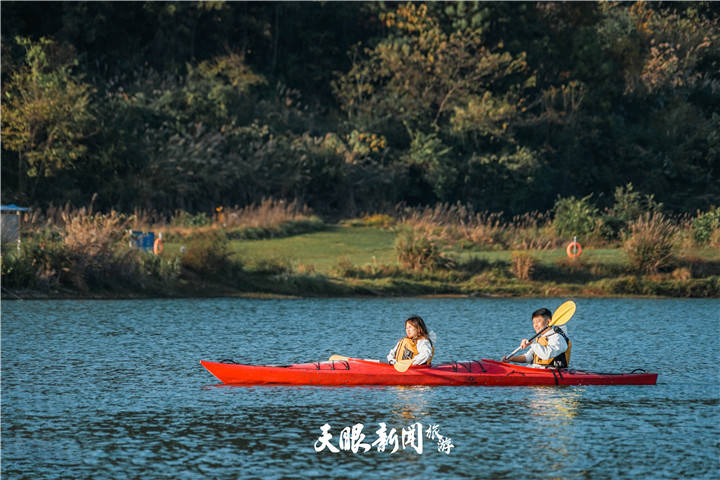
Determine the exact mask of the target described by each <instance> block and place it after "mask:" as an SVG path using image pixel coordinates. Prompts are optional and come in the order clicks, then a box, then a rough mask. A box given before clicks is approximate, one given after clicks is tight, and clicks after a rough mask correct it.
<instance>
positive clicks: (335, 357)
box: [328, 354, 350, 362]
mask: <svg viewBox="0 0 720 480" xmlns="http://www.w3.org/2000/svg"><path fill="white" fill-rule="evenodd" d="M328 360H330V361H331V362H332V361H334V360H338V361H343V362H346V361H348V360H350V357H344V356H342V355H337V354H335V355H330V358H328Z"/></svg>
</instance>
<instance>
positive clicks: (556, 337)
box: [502, 304, 575, 368]
mask: <svg viewBox="0 0 720 480" xmlns="http://www.w3.org/2000/svg"><path fill="white" fill-rule="evenodd" d="M573 307H574V304H573ZM572 310H573V312H574V310H575V309H574V308H572ZM570 315H572V313H570ZM566 321H567V320H566ZM532 324H533V328H534V329H535V332H537V334H536V335H535V337H538V339H537V341H535V342H533V340H534V339H535V337H533V338H531V339H530V340H528V339H527V338H523V339H522V342H520V347H519V348H518V349H517V350H515V352H517V351H518V350H523V349H525V348H527V347H530V350H528V352H527V353H525V354H523V355H515V356H512V353H511V354H510V356H505V357H503V359H502V361H503V362H516V363H531V364H532V365H531V366H533V367H537V368H567V366H568V365H569V363H570V349H571V347H572V342H571V341H570V339H569V338H568V336H567V332H566V331H565V330H564V328H563V327H560V326H558V325H557V324H558V322H557V321H555V322H553V314H552V313H550V310H548V309H547V308H541V309H539V310H536V311H534V312H533V314H532ZM515 352H513V353H515Z"/></svg>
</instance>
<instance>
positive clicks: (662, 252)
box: [623, 213, 678, 273]
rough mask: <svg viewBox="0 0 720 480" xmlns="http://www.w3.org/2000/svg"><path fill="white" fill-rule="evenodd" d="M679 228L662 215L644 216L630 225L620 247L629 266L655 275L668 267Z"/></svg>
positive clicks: (675, 245)
mask: <svg viewBox="0 0 720 480" xmlns="http://www.w3.org/2000/svg"><path fill="white" fill-rule="evenodd" d="M677 233H678V227H677V225H675V224H674V223H673V222H672V221H670V220H669V219H668V218H666V217H665V216H664V215H663V214H661V213H653V214H645V215H642V216H641V217H640V218H638V219H637V220H635V221H634V222H632V223H631V224H630V229H629V232H628V234H627V235H626V237H625V242H624V245H623V248H624V249H625V252H626V253H627V255H628V259H629V260H630V265H631V266H632V267H633V268H634V269H636V270H637V271H639V272H642V273H656V272H657V271H658V270H660V269H661V268H664V267H667V266H669V265H670V264H671V262H672V259H673V254H674V251H675V248H676V247H677V241H678V239H677V238H676V237H677Z"/></svg>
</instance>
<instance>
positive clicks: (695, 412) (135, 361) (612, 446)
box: [0, 299, 720, 479]
mask: <svg viewBox="0 0 720 480" xmlns="http://www.w3.org/2000/svg"><path fill="white" fill-rule="evenodd" d="M562 300H563V299H555V300H543V302H542V303H543V304H548V305H559V304H560V303H561V301H562ZM537 303H538V301H537V300H535V299H498V300H491V299H384V300H367V299H365V300H358V299H335V300H318V299H314V300H240V299H212V300H171V301H168V300H143V301H121V302H114V301H60V302H39V301H24V302H5V301H3V303H2V332H1V333H2V350H1V354H2V362H1V368H2V372H1V373H2V436H1V437H0V438H1V440H2V446H1V447H2V464H1V468H2V472H1V473H2V478H33V479H36V478H329V477H335V478H358V477H371V476H372V477H380V476H392V475H397V474H398V472H402V475H403V476H418V477H419V476H423V477H442V478H508V479H509V478H518V477H519V476H522V477H524V478H603V479H604V478H669V479H675V478H712V477H713V476H716V474H717V472H718V471H719V470H720V465H719V463H718V462H719V460H718V457H719V456H718V455H717V440H716V439H717V438H719V436H720V427H718V425H719V424H720V422H718V421H717V419H718V406H719V405H720V385H719V384H718V382H719V381H718V377H717V374H716V371H715V365H714V364H713V363H711V362H687V363H685V364H682V365H680V364H679V363H678V361H677V354H676V352H675V351H674V350H673V349H674V347H675V346H676V345H684V346H686V347H687V351H686V352H684V358H704V357H703V355H707V352H708V351H713V348H714V346H713V345H712V342H713V341H714V339H715V338H718V337H720V331H719V330H720V318H719V317H718V313H717V312H720V308H718V307H720V301H717V300H687V301H685V300H642V299H631V300H621V299H612V300H577V299H576V303H577V305H578V311H577V312H576V314H575V316H574V317H573V320H572V321H573V325H572V333H573V342H574V345H575V348H573V363H574V364H575V366H576V367H577V368H588V369H595V370H602V371H628V370H632V369H633V368H636V367H640V368H645V369H653V370H658V371H659V372H660V377H659V380H658V385H657V386H647V387H632V386H631V387H623V386H615V387H566V388H548V387H533V388H522V387H493V388H485V387H362V388H357V387H287V386H266V387H260V386H255V387H227V388H216V387H208V386H209V385H213V384H215V383H216V382H217V381H216V380H215V379H214V378H213V377H212V376H211V375H210V374H209V373H208V372H207V371H206V370H205V369H204V368H202V366H200V364H199V360H201V359H205V360H219V359H222V358H234V359H236V360H237V361H239V362H242V363H249V364H290V363H298V362H305V361H316V360H319V359H326V358H328V357H329V356H330V355H331V354H333V353H336V352H338V351H342V352H348V353H352V354H354V355H357V356H362V357H368V358H370V357H375V358H382V357H384V355H385V353H386V352H387V348H388V344H389V343H392V342H394V341H396V340H397V332H398V325H402V320H403V319H404V318H407V316H408V315H409V314H411V313H420V314H421V315H422V316H423V318H425V320H426V321H427V322H428V323H430V324H432V326H433V329H434V330H436V331H438V332H440V333H441V336H440V339H441V340H439V341H438V344H437V347H436V358H437V360H436V361H437V362H438V363H442V362H445V361H451V360H457V359H463V358H481V357H485V358H499V357H501V356H502V355H503V354H505V353H507V350H508V347H513V346H514V345H516V343H517V340H519V339H520V338H523V337H525V336H527V333H528V331H527V330H528V322H527V316H528V314H529V312H531V311H533V310H535V309H536V307H537ZM630 312H631V315H630ZM488 313H492V315H488ZM598 317H602V318H603V319H604V320H603V321H604V328H607V329H608V331H619V332H624V333H623V334H622V335H617V336H598V335H597V334H596V332H595V328H596V325H595V324H594V323H593V322H592V321H591V319H593V318H598ZM677 318H688V319H692V321H693V325H692V327H693V328H692V329H686V328H683V329H679V328H677ZM338 319H342V321H338ZM629 327H631V328H629ZM278 332H280V333H281V335H279V334H278ZM467 332H483V333H478V334H477V335H468V334H467ZM487 332H492V335H488V334H487ZM657 332H661V334H658V333H657ZM358 336H360V337H361V338H358ZM508 339H511V340H508ZM608 351H613V352H619V353H620V352H621V353H622V354H618V355H612V356H610V357H608V356H607V355H606V352H608ZM598 358H602V359H604V360H603V362H604V363H602V364H598V362H597V359H598ZM381 422H382V423H385V424H386V425H387V427H388V428H395V429H397V430H398V431H401V429H402V428H404V427H408V426H410V425H412V424H414V423H416V422H418V423H422V425H423V427H424V428H428V427H429V426H431V425H436V426H438V429H439V431H440V432H441V433H442V434H443V435H446V436H448V437H451V438H452V443H453V445H454V448H453V449H452V451H451V453H450V454H449V455H448V454H445V453H441V452H438V450H437V448H435V446H434V445H432V444H431V442H430V440H426V442H427V443H426V448H425V451H424V452H423V454H421V455H420V454H417V453H415V452H414V451H412V450H410V451H403V450H400V451H398V452H396V453H395V454H390V453H389V452H387V451H386V452H378V451H376V450H374V449H373V450H371V451H368V452H366V453H357V454H352V453H348V452H340V453H337V454H334V453H330V452H327V451H323V452H320V453H316V452H315V450H314V448H313V445H314V443H315V441H316V440H317V438H318V436H319V435H320V427H321V426H322V425H324V424H325V423H327V424H329V425H331V426H332V432H333V434H334V435H339V433H340V431H341V430H342V429H343V428H345V427H348V426H353V425H356V424H363V425H364V426H365V433H366V434H368V435H369V437H371V438H373V439H374V434H375V431H376V430H377V429H378V425H379V423H381ZM335 440H337V438H335Z"/></svg>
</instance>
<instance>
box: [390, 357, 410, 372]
mask: <svg viewBox="0 0 720 480" xmlns="http://www.w3.org/2000/svg"><path fill="white" fill-rule="evenodd" d="M410 365H412V359H411V358H408V359H407V360H400V361H398V362H395V365H393V367H395V370H397V371H398V372H400V373H402V372H407V370H408V368H410Z"/></svg>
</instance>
